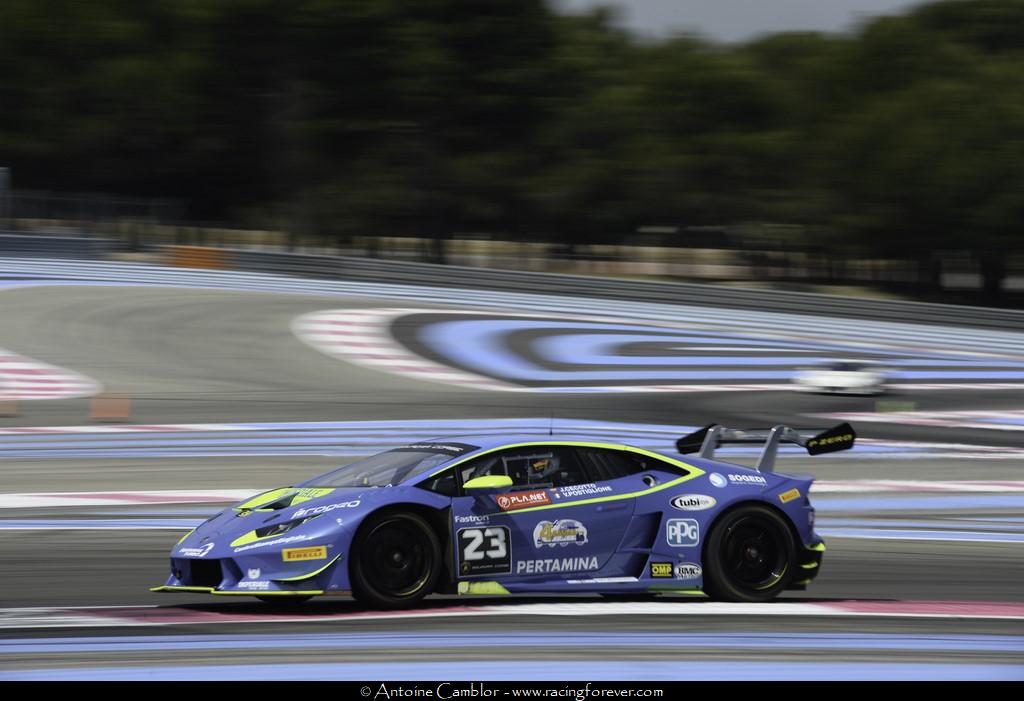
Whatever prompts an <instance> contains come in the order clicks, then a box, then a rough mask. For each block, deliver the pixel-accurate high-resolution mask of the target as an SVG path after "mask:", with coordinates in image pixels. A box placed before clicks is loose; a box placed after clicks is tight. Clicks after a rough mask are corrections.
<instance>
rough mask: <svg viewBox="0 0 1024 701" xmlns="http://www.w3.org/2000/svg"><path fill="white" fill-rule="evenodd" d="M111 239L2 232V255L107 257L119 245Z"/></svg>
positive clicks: (0, 245) (0, 246)
mask: <svg viewBox="0 0 1024 701" xmlns="http://www.w3.org/2000/svg"><path fill="white" fill-rule="evenodd" d="M118 245H119V244H118V242H116V241H113V240H111V239H97V238H86V237H79V236H61V235H36V236H21V235H18V234H0V256H10V257H23V258H85V259H93V260H95V259H99V258H103V257H105V256H106V255H107V254H109V253H110V252H111V251H113V250H115V249H116V248H117V247H118Z"/></svg>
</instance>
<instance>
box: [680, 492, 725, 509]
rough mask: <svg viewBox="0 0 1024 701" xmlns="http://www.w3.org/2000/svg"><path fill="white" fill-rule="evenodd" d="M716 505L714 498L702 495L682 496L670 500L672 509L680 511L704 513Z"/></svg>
mask: <svg viewBox="0 0 1024 701" xmlns="http://www.w3.org/2000/svg"><path fill="white" fill-rule="evenodd" d="M717 503H718V501H717V500H716V499H715V498H714V497H709V496H706V495H704V494H683V495H681V496H678V497H676V498H675V499H673V500H672V508H674V509H679V510H680V511H705V510H707V509H710V508H711V507H712V506H714V505H715V504H717Z"/></svg>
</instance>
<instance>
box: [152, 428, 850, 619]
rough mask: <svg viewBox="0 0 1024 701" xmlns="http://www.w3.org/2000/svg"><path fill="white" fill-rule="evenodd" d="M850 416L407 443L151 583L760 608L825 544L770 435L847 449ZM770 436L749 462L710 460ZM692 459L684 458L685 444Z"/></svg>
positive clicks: (208, 541) (806, 569) (259, 511)
mask: <svg viewBox="0 0 1024 701" xmlns="http://www.w3.org/2000/svg"><path fill="white" fill-rule="evenodd" d="M854 439H855V434H854V431H853V429H852V428H851V427H850V426H849V425H848V424H840V425H839V426H836V427H834V428H831V429H828V430H826V431H824V432H820V433H816V434H815V435H808V434H807V433H806V432H800V431H796V430H793V429H791V428H788V427H785V426H776V427H774V428H773V429H770V430H767V429H751V430H736V429H727V428H725V427H723V426H718V425H711V426H707V427H705V428H703V429H701V430H700V431H697V432H696V433H692V434H690V435H688V436H685V437H683V438H681V439H679V441H678V442H677V448H678V449H679V452H680V453H681V454H683V455H686V456H688V457H686V458H685V459H680V458H679V457H671V456H668V455H661V454H658V453H654V452H652V451H649V450H643V449H641V448H634V447H630V446H626V445H619V444H610V443H605V442H600V441H595V440H593V439H592V438H587V437H562V436H536V435H532V436H503V437H486V438H484V437H480V436H471V437H462V438H453V439H451V440H438V441H430V442H424V443H417V444H413V445H408V446H406V447H403V448H397V449H395V450H389V451H387V452H384V453H380V454H379V455H375V456H373V457H370V458H367V459H365V460H359V461H357V462H354V463H351V464H349V465H346V466H345V467H342V468H340V469H338V470H335V471H333V472H329V473H327V474H325V475H321V476H319V477H316V478H314V479H311V480H309V481H308V482H304V483H302V484H299V485H296V486H294V487H284V488H281V489H275V490H273V491H270V492H266V493H263V494H260V495H258V496H256V497H253V498H251V499H249V500H247V501H245V502H243V503H241V504H238V505H237V506H234V507H232V508H230V509H226V510H225V511H222V512H221V513H219V514H217V515H216V516H214V517H212V518H210V519H209V520H207V521H206V522H205V523H203V524H202V525H200V526H199V527H198V528H196V529H195V530H193V531H192V532H190V533H188V534H187V535H185V537H184V538H182V539H181V540H180V541H179V542H178V544H177V545H175V546H174V548H173V550H172V551H171V574H170V577H169V578H168V580H167V583H166V584H165V585H164V586H161V587H156V588H154V589H153V591H161V592H204V593H210V594H219V595H244V596H256V597H258V598H260V599H262V600H268V601H270V600H276V599H278V598H279V597H284V598H290V600H304V599H308V598H310V597H313V596H319V595H348V594H351V595H353V596H355V598H356V599H358V600H359V601H361V602H363V603H365V604H366V605H368V606H372V607H376V608H401V607H407V606H411V605H413V604H415V603H417V602H419V601H420V600H421V599H423V597H425V596H427V595H428V594H431V593H443V594H454V593H458V594H488V595H495V594H518V593H527V592H530V593H533V592H547V593H567V592H596V593H602V594H638V593H659V592H660V593H683V592H685V593H694V592H704V593H705V594H707V595H709V596H711V597H714V598H717V599H722V600H726V601H767V600H769V599H772V598H774V597H776V596H777V595H778V594H779V593H781V592H782V591H784V590H786V589H803V588H804V587H805V586H806V585H807V583H808V582H810V581H811V580H812V579H813V578H814V577H815V576H816V575H817V574H818V571H819V569H820V565H821V558H822V553H823V552H824V550H825V544H824V542H823V541H822V539H821V538H820V537H818V536H817V535H816V534H815V533H814V509H813V508H812V506H811V503H810V500H809V498H808V492H809V490H810V488H811V482H812V481H813V480H812V478H810V477H796V476H790V475H783V474H779V473H776V472H774V471H773V466H774V460H775V455H776V452H777V449H778V445H779V443H780V442H781V441H786V442H793V443H797V444H799V445H801V446H803V447H805V448H806V449H807V451H808V452H809V453H811V454H817V453H822V452H831V451H834V450H842V449H845V448H850V447H852V446H853V442H854ZM737 442H738V443H748V442H757V443H764V444H765V447H764V450H763V452H762V453H761V456H760V459H759V461H758V464H757V466H756V467H755V468H746V467H741V466H739V465H734V464H730V463H725V462H719V461H716V460H713V457H714V451H715V449H716V447H717V446H719V445H721V444H723V443H737ZM691 454H693V455H691Z"/></svg>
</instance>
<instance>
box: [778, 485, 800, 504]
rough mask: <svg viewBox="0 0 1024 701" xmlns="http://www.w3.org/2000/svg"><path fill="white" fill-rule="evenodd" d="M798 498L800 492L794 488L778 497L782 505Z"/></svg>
mask: <svg viewBox="0 0 1024 701" xmlns="http://www.w3.org/2000/svg"><path fill="white" fill-rule="evenodd" d="M799 498H800V490H799V489H797V488H795V487H794V488H793V489H790V490H789V491H788V492H783V493H782V494H780V495H779V501H781V502H782V503H783V504H788V503H789V502H791V501H793V500H794V499H799Z"/></svg>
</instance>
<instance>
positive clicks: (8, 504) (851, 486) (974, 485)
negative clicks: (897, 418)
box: [0, 480, 1024, 509]
mask: <svg viewBox="0 0 1024 701" xmlns="http://www.w3.org/2000/svg"><path fill="white" fill-rule="evenodd" d="M268 489H271V488H270V487H250V488H246V489H193V490H147V491H106V492H26V493H10V494H0V509H32V508H52V507H62V506H119V505H120V506H141V505H146V504H150V505H152V504H224V503H227V504H232V503H234V502H237V501H241V500H243V499H248V498H249V497H251V496H254V495H256V494H261V493H262V492H265V491H268ZM811 492H812V494H879V493H890V494H913V493H942V494H962V493H965V492H970V493H972V494H1018V493H1021V492H1024V481H1004V480H1001V481H982V480H974V481H971V480H967V481H962V482H926V481H916V480H836V481H821V482H815V483H814V486H813V487H812V488H811Z"/></svg>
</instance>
